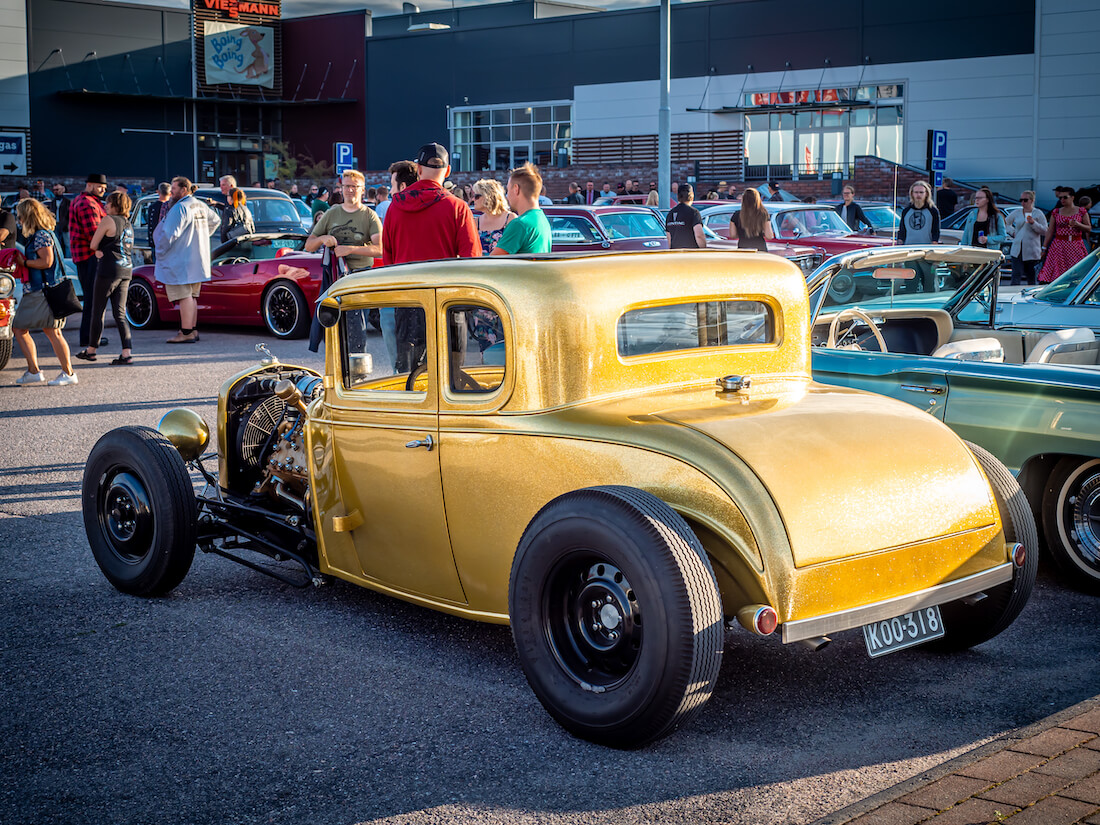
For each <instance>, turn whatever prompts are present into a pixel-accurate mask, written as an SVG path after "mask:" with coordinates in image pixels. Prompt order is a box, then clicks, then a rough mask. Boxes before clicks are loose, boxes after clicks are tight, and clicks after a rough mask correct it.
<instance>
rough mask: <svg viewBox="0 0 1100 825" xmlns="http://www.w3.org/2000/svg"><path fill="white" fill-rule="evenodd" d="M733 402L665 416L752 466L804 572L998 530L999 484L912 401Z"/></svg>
mask: <svg viewBox="0 0 1100 825" xmlns="http://www.w3.org/2000/svg"><path fill="white" fill-rule="evenodd" d="M708 395H709V396H710V398H714V397H715V395H716V394H714V393H708ZM725 395H726V396H733V398H729V399H728V400H727V398H725V397H723V395H721V394H718V398H719V399H721V400H720V401H719V402H718V403H713V402H708V403H704V404H702V405H700V406H696V407H691V406H675V407H672V408H669V409H665V410H662V411H660V412H657V413H654V416H655V417H657V418H660V419H662V420H665V421H667V422H670V423H674V424H678V425H681V426H684V427H689V428H691V429H693V430H695V431H697V432H699V433H702V434H703V435H705V436H708V437H709V438H711V439H713V440H714V441H716V442H718V443H720V444H722V445H723V446H724V447H726V448H727V449H729V450H730V451H731V452H732V453H734V454H735V455H736V456H738V457H739V458H740V459H742V460H743V461H744V462H745V463H746V464H747V465H748V466H749V467H751V468H752V469H753V471H754V472H755V473H756V474H757V476H758V477H759V479H760V481H761V482H762V483H763V484H764V486H765V487H766V488H767V489H768V491H769V493H770V494H771V496H772V499H773V500H774V501H775V504H776V507H777V508H778V510H779V513H780V515H781V517H782V519H783V522H784V525H785V527H786V530H787V534H788V536H789V537H790V543H791V549H792V552H793V555H794V563H795V565H796V566H797V567H805V566H807V565H812V564H821V563H825V562H830V561H835V560H837V559H841V558H849V557H853V556H861V555H864V554H868V553H875V552H880V551H884V550H887V549H890V548H893V547H898V546H903V545H907V544H913V543H917V542H923V541H927V540H929V539H934V538H942V537H945V536H953V535H959V536H961V534H963V533H965V532H967V531H971V530H975V529H982V528H987V527H989V526H990V525H991V524H994V523H995V520H996V514H995V513H996V511H995V505H994V503H993V501H992V499H991V497H990V489H989V484H988V482H987V481H986V479H985V476H984V475H983V474H982V472H981V470H980V469H979V468H978V465H977V463H976V462H975V460H974V458H973V457H972V456H971V454H970V451H969V450H967V449H966V447H965V446H964V445H963V443H962V442H961V441H960V440H959V439H958V437H957V436H956V435H955V434H954V433H952V432H951V431H950V430H949V429H948V428H947V427H946V426H944V425H943V424H941V423H940V422H939V421H937V420H935V419H934V418H932V417H931V416H929V415H927V414H926V413H923V412H920V411H919V410H917V409H915V408H914V407H912V406H910V405H908V404H904V403H902V402H900V401H894V400H892V399H889V398H883V397H881V396H875V395H871V394H869V393H864V392H859V391H857V390H850V389H846V388H841V387H831V386H825V385H820V384H809V385H808V389H807V390H806V391H805V392H804V393H800V394H798V395H797V396H795V397H794V398H790V397H789V398H787V399H786V400H785V401H779V402H776V403H767V400H766V399H763V400H764V403H763V404H754V403H752V401H753V399H752V390H750V391H749V396H748V401H744V400H741V399H740V398H738V396H740V395H741V394H740V393H738V394H733V393H729V394H725ZM697 398H698V400H699V401H702V398H699V397H698V396H697ZM866 479H875V484H874V486H873V487H870V486H869V485H868V484H867V482H866Z"/></svg>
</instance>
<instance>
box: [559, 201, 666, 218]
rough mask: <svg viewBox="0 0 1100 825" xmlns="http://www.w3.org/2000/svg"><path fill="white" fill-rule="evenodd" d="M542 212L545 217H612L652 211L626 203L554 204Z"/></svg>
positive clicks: (646, 207) (651, 211)
mask: <svg viewBox="0 0 1100 825" xmlns="http://www.w3.org/2000/svg"><path fill="white" fill-rule="evenodd" d="M542 211H543V212H545V213H546V214H547V215H583V214H589V215H612V214H616V215H617V214H631V213H634V214H648V215H652V214H653V210H652V209H650V208H649V207H648V206H634V205H631V204H628V203H616V204H607V205H606V206H586V205H581V204H555V205H554V206H544V207H542Z"/></svg>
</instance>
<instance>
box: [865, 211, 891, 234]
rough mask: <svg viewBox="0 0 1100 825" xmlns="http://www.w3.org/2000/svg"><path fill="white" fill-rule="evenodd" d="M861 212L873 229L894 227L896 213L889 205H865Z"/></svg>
mask: <svg viewBox="0 0 1100 825" xmlns="http://www.w3.org/2000/svg"><path fill="white" fill-rule="evenodd" d="M863 214H864V215H866V216H867V220H869V221H870V222H871V225H872V226H874V227H875V229H896V228H897V225H898V213H897V212H895V211H894V210H893V209H891V208H890V207H889V206H865V207H863Z"/></svg>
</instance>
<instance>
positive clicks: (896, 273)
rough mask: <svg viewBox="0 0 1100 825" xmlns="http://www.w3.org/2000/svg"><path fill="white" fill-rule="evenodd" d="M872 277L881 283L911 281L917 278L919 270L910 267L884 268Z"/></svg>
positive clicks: (872, 274)
mask: <svg viewBox="0 0 1100 825" xmlns="http://www.w3.org/2000/svg"><path fill="white" fill-rule="evenodd" d="M871 277H873V278H878V279H879V280H880V281H911V280H913V279H914V278H916V277H917V270H915V269H910V268H909V267H900V266H882V267H879V268H878V269H876V270H875V271H874V272H872V273H871Z"/></svg>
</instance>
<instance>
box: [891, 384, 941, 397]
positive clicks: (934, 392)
mask: <svg viewBox="0 0 1100 825" xmlns="http://www.w3.org/2000/svg"><path fill="white" fill-rule="evenodd" d="M901 388H902V389H903V390H912V391H913V392H926V393H929V394H930V395H943V394H944V393H945V392H946V391H947V390H946V389H945V388H944V387H925V386H921V385H920V384H902V385H901Z"/></svg>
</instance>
